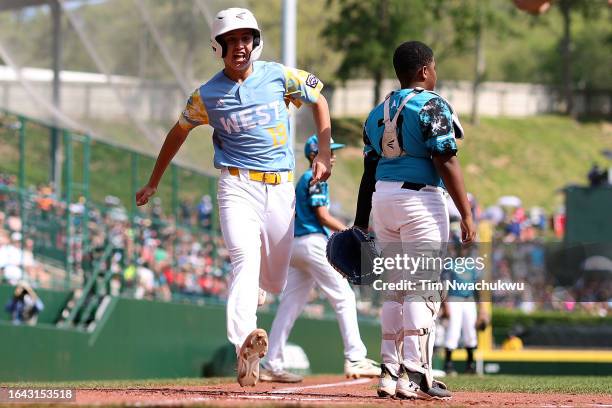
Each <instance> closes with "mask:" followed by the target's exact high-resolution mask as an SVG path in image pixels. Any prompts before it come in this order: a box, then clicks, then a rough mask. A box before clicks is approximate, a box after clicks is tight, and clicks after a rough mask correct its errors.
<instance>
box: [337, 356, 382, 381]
mask: <svg viewBox="0 0 612 408" xmlns="http://www.w3.org/2000/svg"><path fill="white" fill-rule="evenodd" d="M344 375H345V376H346V378H359V377H371V378H373V377H378V376H380V365H379V364H378V363H377V362H376V361H374V360H370V359H369V358H364V359H363V360H357V361H351V360H344Z"/></svg>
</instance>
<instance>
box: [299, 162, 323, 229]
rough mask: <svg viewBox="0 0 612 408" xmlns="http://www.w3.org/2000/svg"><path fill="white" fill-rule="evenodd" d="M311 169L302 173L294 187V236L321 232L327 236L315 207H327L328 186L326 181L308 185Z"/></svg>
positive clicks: (310, 178)
mask: <svg viewBox="0 0 612 408" xmlns="http://www.w3.org/2000/svg"><path fill="white" fill-rule="evenodd" d="M310 180H312V169H309V170H308V171H306V173H304V175H303V176H302V177H300V180H299V181H298V183H297V186H296V187H295V236H296V237H300V236H302V235H307V234H316V233H321V234H325V235H326V236H329V230H328V229H327V228H325V227H324V226H322V225H321V223H319V220H318V218H317V215H316V214H315V212H314V209H315V207H323V206H325V207H328V208H329V204H330V201H329V187H328V185H327V182H326V181H320V182H318V183H316V184H314V185H312V186H311V185H310Z"/></svg>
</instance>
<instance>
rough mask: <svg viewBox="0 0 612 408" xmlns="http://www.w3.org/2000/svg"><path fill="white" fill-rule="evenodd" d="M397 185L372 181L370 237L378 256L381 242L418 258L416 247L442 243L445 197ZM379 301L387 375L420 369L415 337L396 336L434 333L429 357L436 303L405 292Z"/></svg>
mask: <svg viewBox="0 0 612 408" xmlns="http://www.w3.org/2000/svg"><path fill="white" fill-rule="evenodd" d="M402 184H403V183H402V182H388V181H378V182H377V183H376V192H375V193H374V195H373V196H372V216H373V227H374V232H375V233H376V239H377V241H378V242H379V243H381V247H382V248H381V249H382V250H383V256H384V255H385V248H384V246H385V244H392V246H396V247H397V246H398V243H401V246H403V250H404V252H405V253H407V254H408V255H409V256H419V255H420V249H419V248H417V245H416V244H418V243H423V242H428V243H444V242H447V241H448V236H449V220H448V209H447V206H446V198H445V193H444V192H443V191H441V190H440V189H437V188H433V187H432V188H430V187H428V188H427V190H426V191H423V190H421V191H413V190H407V189H403V188H401V186H402ZM385 299H386V300H385V302H384V303H383V307H382V316H381V329H382V334H383V340H382V343H381V355H382V361H383V363H385V365H386V366H387V367H388V368H389V369H390V371H391V372H392V373H393V374H397V371H398V370H399V365H400V363H402V362H403V364H404V365H405V366H406V367H408V368H409V369H412V370H414V371H421V370H422V368H421V367H422V362H421V350H420V346H419V339H418V336H416V335H408V336H404V335H403V334H402V333H403V330H416V329H422V328H430V329H432V330H434V333H432V334H431V336H430V340H429V344H428V347H429V348H430V350H429V355H432V354H433V345H434V336H435V314H437V311H438V310H439V308H440V303H439V302H433V303H432V302H425V301H424V300H415V299H414V297H413V296H410V295H409V294H408V295H407V296H405V297H399V298H398V296H397V294H395V293H393V294H389V295H387V294H385ZM394 335H395V336H396V337H395V339H393V336H394ZM400 346H401V347H400ZM400 348H401V349H400Z"/></svg>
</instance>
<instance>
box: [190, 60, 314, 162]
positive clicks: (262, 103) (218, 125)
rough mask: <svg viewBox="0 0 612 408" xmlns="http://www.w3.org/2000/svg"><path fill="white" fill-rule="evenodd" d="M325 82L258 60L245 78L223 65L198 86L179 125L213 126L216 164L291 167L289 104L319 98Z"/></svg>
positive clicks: (301, 72)
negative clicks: (229, 74)
mask: <svg viewBox="0 0 612 408" xmlns="http://www.w3.org/2000/svg"><path fill="white" fill-rule="evenodd" d="M322 88H323V83H322V82H321V81H319V79H318V78H317V77H316V76H314V75H313V74H310V73H308V72H305V71H301V70H299V69H295V68H288V67H285V66H283V65H281V64H278V63H275V62H264V61H256V62H254V63H253V73H252V74H251V75H249V77H248V78H247V79H246V80H245V81H244V82H242V83H241V84H240V83H237V82H235V81H233V80H231V79H230V78H228V77H227V76H226V75H225V74H224V73H223V71H221V72H219V73H217V74H216V75H215V76H214V77H212V79H210V81H208V82H206V83H205V84H204V85H202V86H200V87H199V88H198V89H196V90H195V91H194V92H193V93H192V94H191V96H190V97H189V100H188V101H187V106H186V107H185V110H184V111H183V113H182V114H181V117H180V119H179V125H180V126H181V127H182V128H183V129H192V128H194V127H196V126H199V125H203V124H209V125H210V126H212V127H213V128H214V133H213V144H214V149H215V159H214V160H215V167H216V168H222V167H238V168H242V169H251V170H261V171H288V170H293V168H294V166H295V159H294V156H293V151H292V150H291V145H292V144H291V140H290V136H289V135H290V134H291V133H290V131H289V111H288V109H287V107H288V104H289V103H293V104H294V105H296V106H297V107H300V106H301V105H302V103H315V102H316V101H317V99H318V98H319V95H320V92H321V89H322Z"/></svg>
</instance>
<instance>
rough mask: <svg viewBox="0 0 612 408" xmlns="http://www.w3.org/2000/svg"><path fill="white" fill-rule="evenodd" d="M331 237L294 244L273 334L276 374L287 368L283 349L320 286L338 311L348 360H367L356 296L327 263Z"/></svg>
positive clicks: (315, 237)
mask: <svg viewBox="0 0 612 408" xmlns="http://www.w3.org/2000/svg"><path fill="white" fill-rule="evenodd" d="M326 245H327V237H325V236H324V235H323V234H308V235H304V236H301V237H296V238H295V239H294V241H293V252H292V255H291V267H290V268H289V276H288V278H287V286H286V287H285V289H284V290H283V293H282V295H281V301H280V305H279V307H278V310H277V311H276V317H275V318H274V322H273V323H272V329H271V331H270V347H269V350H268V361H267V363H266V367H267V368H269V369H270V370H272V371H280V370H282V369H283V349H284V347H285V344H286V343H287V339H288V338H289V333H290V332H291V329H292V328H293V324H294V323H295V320H296V319H297V318H298V316H299V315H300V314H301V313H302V310H304V306H306V303H307V302H308V296H309V294H310V292H311V290H312V288H313V287H314V285H315V284H316V285H317V286H318V287H319V288H320V289H321V290H322V291H323V293H324V294H325V296H326V297H327V299H328V300H329V303H330V304H331V305H332V307H333V309H334V311H335V312H336V317H337V319H338V324H339V325H340V334H341V335H342V342H343V344H344V357H345V358H347V359H349V360H352V361H355V360H361V359H364V358H365V357H366V354H367V350H366V347H365V345H364V344H363V342H362V341H361V336H360V334H359V326H358V325H357V308H356V304H355V293H354V292H353V290H352V289H351V287H350V285H349V283H348V281H347V280H346V279H344V278H342V277H341V276H340V274H339V273H338V272H336V271H335V270H334V268H333V267H332V266H331V265H330V264H329V262H327V258H326V256H325V247H326Z"/></svg>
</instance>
